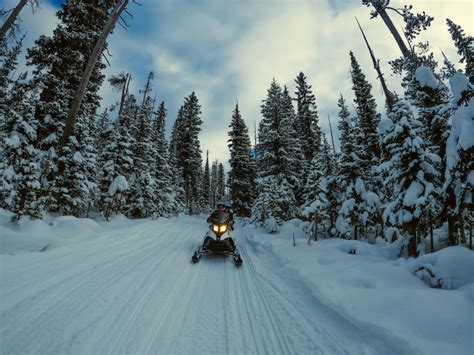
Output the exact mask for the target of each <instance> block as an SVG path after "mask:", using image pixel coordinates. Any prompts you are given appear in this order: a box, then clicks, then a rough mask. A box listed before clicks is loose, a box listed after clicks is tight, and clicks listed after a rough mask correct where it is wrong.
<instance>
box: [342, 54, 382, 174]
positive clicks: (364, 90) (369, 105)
mask: <svg viewBox="0 0 474 355" xmlns="http://www.w3.org/2000/svg"><path fill="white" fill-rule="evenodd" d="M349 55H350V58H351V77H352V90H353V91H354V95H355V99H354V103H355V109H356V114H357V120H356V122H357V125H358V126H359V128H360V133H361V134H360V136H359V137H358V139H359V142H357V143H358V144H359V145H361V146H364V147H365V148H364V149H363V151H362V152H361V153H362V154H361V156H360V158H361V159H362V163H364V168H369V169H370V168H371V167H372V166H374V165H375V164H377V163H378V161H377V160H378V158H379V157H380V148H379V140H378V135H377V127H378V124H379V122H380V114H378V113H377V104H376V103H375V99H374V97H373V96H372V93H371V90H372V85H371V84H370V83H369V82H368V81H367V79H366V78H365V75H364V73H363V72H362V70H361V68H360V65H359V63H358V62H357V60H356V58H355V56H354V53H353V52H352V51H350V52H349Z"/></svg>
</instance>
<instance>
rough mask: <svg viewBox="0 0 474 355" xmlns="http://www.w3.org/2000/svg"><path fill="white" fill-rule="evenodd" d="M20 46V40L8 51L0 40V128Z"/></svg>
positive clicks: (6, 108)
mask: <svg viewBox="0 0 474 355" xmlns="http://www.w3.org/2000/svg"><path fill="white" fill-rule="evenodd" d="M21 44H22V40H20V41H18V42H17V43H16V44H15V45H14V46H13V47H12V48H11V49H9V48H8V47H7V43H6V41H5V38H3V39H0V127H1V126H2V124H3V122H4V119H5V115H6V113H7V111H8V107H9V106H10V104H9V102H8V92H9V89H10V88H11V86H12V84H13V80H12V79H11V74H12V73H13V71H14V70H15V68H16V67H17V65H18V60H17V58H18V54H19V53H20V50H21ZM0 137H1V136H0ZM0 149H1V148H0Z"/></svg>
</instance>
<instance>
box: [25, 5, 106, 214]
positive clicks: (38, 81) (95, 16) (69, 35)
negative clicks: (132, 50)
mask: <svg viewBox="0 0 474 355" xmlns="http://www.w3.org/2000/svg"><path fill="white" fill-rule="evenodd" d="M112 5H113V2H111V1H104V2H101V3H100V4H96V3H92V2H66V3H64V4H62V7H61V10H59V11H58V12H57V17H58V19H59V23H58V25H57V27H56V29H55V30H54V31H53V35H52V36H51V37H47V36H44V35H42V36H40V37H39V39H38V40H36V42H35V46H34V47H33V48H30V49H28V55H27V60H28V62H27V64H28V65H32V66H34V70H33V83H34V84H35V85H36V87H37V88H38V90H39V91H40V95H39V99H38V101H37V103H36V110H35V112H34V114H35V118H36V119H37V120H38V122H39V127H38V135H37V141H38V148H39V149H41V150H43V151H45V152H47V155H45V160H44V162H43V167H42V169H43V177H44V179H45V181H44V185H45V187H46V188H51V187H52V186H54V184H55V183H54V180H55V178H56V177H57V176H56V175H57V163H58V162H57V149H58V144H59V141H60V138H61V136H62V133H63V128H64V122H65V120H66V118H67V116H68V112H69V108H70V104H71V100H72V98H73V96H74V94H75V92H76V90H77V87H78V84H79V82H80V79H81V75H82V73H83V71H84V68H85V66H86V64H87V59H88V58H89V56H90V55H91V52H92V49H93V48H94V46H95V43H96V42H97V38H98V37H99V35H100V33H101V31H102V28H103V27H104V24H105V23H106V21H107V19H108V17H109V12H108V10H109V9H110V8H111V6H112ZM105 48H106V46H105ZM104 68H105V65H104V64H103V63H101V62H98V63H97V64H96V65H95V67H94V71H93V74H92V78H91V80H90V81H89V84H88V86H87V91H86V94H85V98H84V100H83V104H82V105H81V107H80V111H79V116H83V117H84V118H87V119H89V120H92V119H93V118H94V117H95V111H96V109H97V108H98V107H99V100H100V97H99V95H98V91H99V88H100V85H101V84H102V81H103V79H104V75H102V74H101V71H102V70H103V69H104ZM75 131H76V132H77V129H76V130H75ZM76 141H77V142H78V143H79V144H80V145H84V143H82V142H80V141H79V139H78V137H74V138H72V137H71V140H70V144H72V145H74V144H75V142H76ZM67 152H68V153H69V154H68V155H66V156H65V158H64V159H65V160H71V159H73V156H74V154H75V153H76V150H75V149H70V148H69V149H67ZM80 153H81V154H82V155H84V152H80ZM67 174H70V172H69V173H67ZM64 188H67V187H65V186H61V189H64ZM49 192H50V194H51V195H52V194H53V193H52V191H49ZM65 192H66V191H65ZM66 193H67V192H66ZM51 197H54V198H56V197H57V196H51ZM51 205H52V206H54V203H51Z"/></svg>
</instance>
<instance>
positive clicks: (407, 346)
mask: <svg viewBox="0 0 474 355" xmlns="http://www.w3.org/2000/svg"><path fill="white" fill-rule="evenodd" d="M7 219H8V215H7V214H6V213H5V212H1V213H0V353H1V354H26V353H36V354H79V353H81V354H118V353H121V354H124V353H127V354H148V353H161V354H190V353H196V354H204V353H205V354H208V353H219V354H225V353H231V354H254V353H267V354H318V353H321V354H417V353H420V354H472V353H473V349H474V346H473V339H474V273H473V271H472V270H474V255H473V254H474V253H473V252H472V251H469V250H467V249H465V248H460V247H459V248H450V249H444V250H442V251H440V252H437V253H435V254H431V255H426V256H424V257H423V258H418V259H416V260H412V261H407V260H404V259H398V258H396V256H394V248H393V246H387V245H385V244H381V243H380V244H376V245H368V244H366V243H362V242H355V241H343V240H335V239H332V240H325V241H320V242H317V243H314V242H313V243H312V244H311V245H308V244H307V243H306V237H305V236H304V235H303V234H302V232H301V225H298V223H297V222H290V223H288V224H287V225H286V226H285V227H284V228H283V230H282V231H281V233H280V234H278V235H269V234H265V232H263V231H262V230H260V229H256V228H255V227H253V226H245V227H240V228H237V230H236V231H235V233H234V236H235V237H236V240H237V243H238V246H239V247H240V249H241V252H242V257H243V260H244V264H243V265H242V267H240V268H236V267H235V266H234V264H233V262H231V260H230V259H225V258H221V257H215V258H206V257H203V259H202V260H201V261H200V262H199V263H198V264H196V265H194V264H192V263H191V262H190V257H191V255H192V251H193V249H194V248H196V247H197V246H198V244H199V243H200V241H201V238H202V235H203V234H204V232H205V231H206V228H207V225H206V223H205V218H204V217H201V218H198V217H180V218H172V219H169V220H166V219H158V220H156V221H153V220H141V221H128V220H126V219H124V218H116V219H115V220H113V221H112V222H110V223H105V222H100V223H97V222H94V221H92V220H86V219H81V220H78V219H75V218H71V217H61V218H56V219H51V220H48V221H46V222H42V221H36V222H31V221H29V222H24V223H23V224H22V225H20V227H14V226H13V225H11V224H9V223H8V222H7ZM293 234H294V235H295V241H296V246H293ZM351 249H353V250H355V251H356V254H355V255H352V254H349V253H348V252H349V251H350V250H351ZM41 250H43V251H41ZM420 265H425V266H427V267H429V268H430V270H431V271H433V272H435V273H436V275H438V276H439V277H440V278H441V279H442V285H443V287H446V288H454V289H452V290H445V289H432V288H430V287H428V286H427V285H426V284H425V283H424V282H423V281H421V280H420V278H418V277H416V276H414V275H413V272H414V271H415V270H416V269H418V268H419V267H420Z"/></svg>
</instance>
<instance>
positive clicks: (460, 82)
mask: <svg viewBox="0 0 474 355" xmlns="http://www.w3.org/2000/svg"><path fill="white" fill-rule="evenodd" d="M450 84H451V88H452V91H453V94H454V103H453V106H455V107H456V111H455V112H454V115H453V118H452V127H451V131H450V134H449V137H448V140H447V147H446V171H445V182H444V186H443V190H444V191H445V193H446V194H447V197H448V206H447V208H448V216H456V217H457V218H448V224H458V225H450V226H449V227H450V228H449V229H450V232H451V233H449V244H451V245H454V244H455V243H456V238H455V235H454V230H455V229H461V234H462V233H463V232H464V230H463V229H464V226H463V224H462V221H463V219H464V217H465V215H466V214H467V213H468V211H471V213H472V208H473V187H474V161H473V156H474V97H473V96H474V90H473V87H472V85H470V83H469V82H468V80H467V78H466V77H465V76H464V74H462V73H460V72H458V73H457V74H456V75H455V76H453V77H452V78H451V80H450ZM462 96H466V97H469V102H468V103H467V105H462V106H458V102H459V100H458V99H457V98H459V97H462ZM460 222H461V223H460Z"/></svg>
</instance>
